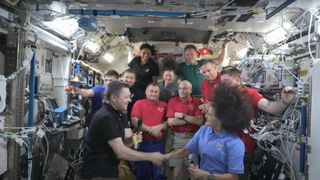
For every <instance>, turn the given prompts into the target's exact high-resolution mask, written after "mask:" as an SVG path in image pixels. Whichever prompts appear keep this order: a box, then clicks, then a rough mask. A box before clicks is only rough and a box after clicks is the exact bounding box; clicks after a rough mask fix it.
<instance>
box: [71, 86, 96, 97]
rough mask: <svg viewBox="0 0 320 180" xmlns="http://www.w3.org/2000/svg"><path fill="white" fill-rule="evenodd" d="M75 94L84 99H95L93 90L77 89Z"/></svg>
mask: <svg viewBox="0 0 320 180" xmlns="http://www.w3.org/2000/svg"><path fill="white" fill-rule="evenodd" d="M74 92H75V93H76V94H79V95H81V96H83V97H93V96H94V91H93V90H92V89H80V88H75V89H74Z"/></svg>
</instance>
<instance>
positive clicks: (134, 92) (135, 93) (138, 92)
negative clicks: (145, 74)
mask: <svg viewBox="0 0 320 180" xmlns="http://www.w3.org/2000/svg"><path fill="white" fill-rule="evenodd" d="M130 92H131V96H130V98H131V102H130V103H129V104H128V117H129V118H130V115H131V110H132V108H133V105H134V103H136V101H138V100H140V99H144V98H146V95H145V93H144V91H142V89H140V88H139V87H138V86H137V85H136V84H134V85H133V86H132V87H130Z"/></svg>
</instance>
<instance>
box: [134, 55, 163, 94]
mask: <svg viewBox="0 0 320 180" xmlns="http://www.w3.org/2000/svg"><path fill="white" fill-rule="evenodd" d="M128 66H129V67H130V68H132V69H134V71H135V73H136V84H137V86H138V87H140V88H141V89H142V90H143V91H144V90H145V89H146V87H147V85H148V84H149V83H151V82H152V77H153V76H159V67H158V65H157V63H155V62H154V61H153V60H152V59H149V60H148V61H147V63H146V64H144V65H141V59H140V58H134V59H133V60H132V61H131V62H130V63H129V64H128Z"/></svg>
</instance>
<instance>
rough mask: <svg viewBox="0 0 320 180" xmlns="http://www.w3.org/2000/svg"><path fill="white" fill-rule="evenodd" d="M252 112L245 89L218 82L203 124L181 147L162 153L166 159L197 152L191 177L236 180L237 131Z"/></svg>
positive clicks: (240, 151)
mask: <svg viewBox="0 0 320 180" xmlns="http://www.w3.org/2000/svg"><path fill="white" fill-rule="evenodd" d="M252 112H253V110H252V105H251V104H250V100H249V96H248V94H247V92H246V90H245V89H240V88H238V87H236V86H232V85H231V84H228V83H220V84H219V85H218V86H217V88H216V89H215V96H214V98H213V101H212V103H211V106H210V109H209V111H208V113H207V114H206V119H207V122H206V124H205V125H203V126H202V127H201V128H200V129H199V130H198V131H197V133H196V134H195V135H194V137H193V138H192V139H191V140H190V141H189V142H188V144H187V145H186V146H185V147H184V148H182V149H180V150H177V151H174V152H171V153H169V154H166V158H167V159H169V158H185V157H187V156H188V155H189V154H191V153H197V154H198V155H199V156H200V157H201V161H200V167H196V166H195V165H193V164H190V166H189V167H188V171H189V174H190V176H191V177H192V178H196V179H197V178H199V179H215V180H219V179H223V180H228V179H230V180H233V179H238V176H239V175H240V174H243V171H244V165H243V158H244V144H243V142H242V141H241V139H240V138H239V137H238V136H237V131H240V130H242V129H243V128H244V127H246V126H247V125H248V124H249V121H250V118H251V116H252Z"/></svg>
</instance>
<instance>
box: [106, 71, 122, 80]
mask: <svg viewBox="0 0 320 180" xmlns="http://www.w3.org/2000/svg"><path fill="white" fill-rule="evenodd" d="M104 76H114V77H115V78H116V79H119V76H120V75H119V73H118V72H117V71H116V70H113V69H110V70H108V71H107V72H106V73H105V74H104Z"/></svg>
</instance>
